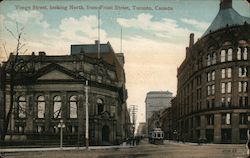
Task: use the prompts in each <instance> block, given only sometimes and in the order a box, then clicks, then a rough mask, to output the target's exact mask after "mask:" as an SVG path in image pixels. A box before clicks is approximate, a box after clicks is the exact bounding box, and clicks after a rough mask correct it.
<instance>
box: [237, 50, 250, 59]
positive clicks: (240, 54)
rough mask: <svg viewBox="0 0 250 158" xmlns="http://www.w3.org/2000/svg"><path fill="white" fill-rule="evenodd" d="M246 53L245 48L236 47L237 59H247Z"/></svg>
mask: <svg viewBox="0 0 250 158" xmlns="http://www.w3.org/2000/svg"><path fill="white" fill-rule="evenodd" d="M247 57H248V53H247V48H246V47H245V48H243V47H242V48H238V51H237V59H238V60H247Z"/></svg>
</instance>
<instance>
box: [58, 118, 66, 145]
mask: <svg viewBox="0 0 250 158" xmlns="http://www.w3.org/2000/svg"><path fill="white" fill-rule="evenodd" d="M57 127H58V128H60V149H63V128H65V124H64V123H63V120H60V123H59V124H58V126H57Z"/></svg>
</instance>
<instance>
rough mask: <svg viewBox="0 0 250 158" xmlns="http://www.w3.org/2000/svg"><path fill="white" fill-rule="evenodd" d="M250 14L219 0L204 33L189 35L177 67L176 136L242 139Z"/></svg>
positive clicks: (249, 106)
mask: <svg viewBox="0 0 250 158" xmlns="http://www.w3.org/2000/svg"><path fill="white" fill-rule="evenodd" d="M249 71H250V18H249V17H243V16H241V15H240V14H238V13H237V12H236V11H235V10H234V9H233V8H232V0H221V2H220V9H219V12H218V14H217V16H216V17H215V19H214V20H213V22H212V23H211V25H210V26H209V28H208V29H207V31H206V32H205V33H204V35H203V36H202V37H201V38H200V39H199V40H198V41H197V42H196V43H194V34H191V35H190V43H189V47H187V48H186V58H185V59H184V61H183V62H182V64H181V65H180V67H179V68H178V73H177V78H178V87H177V96H176V98H175V99H174V101H173V107H172V108H173V117H175V118H174V121H173V123H175V125H173V128H174V129H175V130H176V133H177V135H178V137H179V138H180V139H181V140H186V141H192V142H198V141H199V139H206V141H207V142H213V143H245V142H246V140H247V129H248V128H249V127H248V125H247V122H248V119H247V118H248V115H249V113H250V101H249V96H250V88H249V87H250V86H249V81H250V80H249Z"/></svg>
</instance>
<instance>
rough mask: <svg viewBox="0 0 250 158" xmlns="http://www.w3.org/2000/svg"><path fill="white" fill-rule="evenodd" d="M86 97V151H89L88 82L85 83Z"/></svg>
mask: <svg viewBox="0 0 250 158" xmlns="http://www.w3.org/2000/svg"><path fill="white" fill-rule="evenodd" d="M85 84H86V85H85V96H86V103H85V106H86V112H85V113H86V130H85V140H86V149H87V150H88V148H89V107H88V106H89V100H88V99H89V94H88V93H89V92H88V88H89V87H88V80H86V82H85Z"/></svg>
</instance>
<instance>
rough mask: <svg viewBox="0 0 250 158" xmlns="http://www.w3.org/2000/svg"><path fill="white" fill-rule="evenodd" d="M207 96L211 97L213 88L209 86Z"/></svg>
mask: <svg viewBox="0 0 250 158" xmlns="http://www.w3.org/2000/svg"><path fill="white" fill-rule="evenodd" d="M207 95H211V87H210V86H207Z"/></svg>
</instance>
